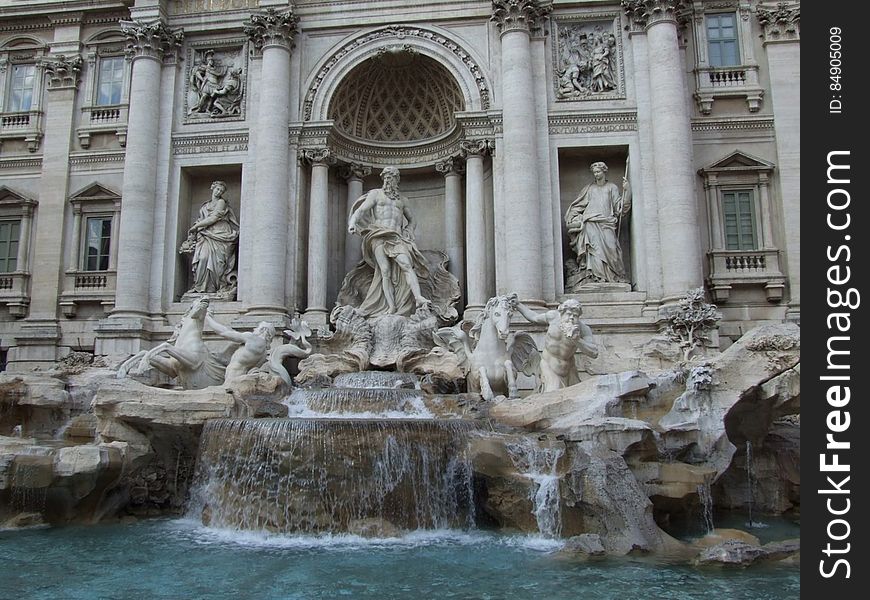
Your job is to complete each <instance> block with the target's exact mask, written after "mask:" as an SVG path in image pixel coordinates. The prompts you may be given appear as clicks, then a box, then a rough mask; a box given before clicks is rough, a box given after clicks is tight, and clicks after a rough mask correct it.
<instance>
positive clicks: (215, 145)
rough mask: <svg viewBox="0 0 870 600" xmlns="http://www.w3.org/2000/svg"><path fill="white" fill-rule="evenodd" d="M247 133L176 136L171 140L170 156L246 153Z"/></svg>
mask: <svg viewBox="0 0 870 600" xmlns="http://www.w3.org/2000/svg"><path fill="white" fill-rule="evenodd" d="M247 150H248V134H247V133H221V134H216V135H192V136H183V137H182V136H176V137H173V138H172V154H173V155H175V156H181V155H185V154H217V153H221V152H247Z"/></svg>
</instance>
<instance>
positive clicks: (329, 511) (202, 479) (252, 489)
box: [188, 418, 474, 533]
mask: <svg viewBox="0 0 870 600" xmlns="http://www.w3.org/2000/svg"><path fill="white" fill-rule="evenodd" d="M473 427H474V425H472V424H469V423H466V422H462V421H441V420H434V419H431V420H410V419H384V420H365V419H298V418H291V419H256V420H254V419H238V420H234V419H218V420H213V421H209V422H208V423H206V425H205V427H204V429H203V433H202V439H201V441H200V449H199V458H198V461H197V468H196V474H195V477H194V485H193V488H192V493H191V501H190V504H189V507H188V513H189V514H191V515H192V516H194V517H200V516H202V517H203V520H204V521H205V522H206V523H207V524H209V525H212V526H216V527H224V528H231V529H245V530H267V531H272V532H281V533H338V532H346V531H354V530H355V528H359V526H360V525H361V524H363V525H364V524H366V523H371V522H375V523H382V524H386V526H387V527H388V528H390V527H392V528H393V529H396V528H398V529H400V530H415V529H443V528H451V527H471V526H473V524H474V501H473V493H472V490H473V488H472V469H471V464H470V461H469V458H468V455H467V451H466V450H467V432H468V431H469V430H470V429H472V428H473Z"/></svg>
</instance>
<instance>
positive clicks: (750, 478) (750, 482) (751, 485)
mask: <svg viewBox="0 0 870 600" xmlns="http://www.w3.org/2000/svg"><path fill="white" fill-rule="evenodd" d="M746 488H747V494H748V503H749V522H748V523H747V524H746V526H747V527H750V528H752V527H763V526H764V524H763V523H760V522H757V521H753V520H752V507H753V505H754V504H755V459H754V458H753V456H752V442H750V441H749V440H746Z"/></svg>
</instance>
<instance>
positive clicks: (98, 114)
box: [76, 104, 129, 148]
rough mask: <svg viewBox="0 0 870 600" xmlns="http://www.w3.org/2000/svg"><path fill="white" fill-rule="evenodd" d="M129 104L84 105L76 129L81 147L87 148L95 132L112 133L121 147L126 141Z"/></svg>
mask: <svg viewBox="0 0 870 600" xmlns="http://www.w3.org/2000/svg"><path fill="white" fill-rule="evenodd" d="M128 113H129V105H127V104H113V105H111V106H85V107H83V108H82V120H81V125H80V127H79V128H78V130H77V131H76V133H77V135H78V138H79V143H80V144H81V146H82V148H89V147H90V145H91V136H92V135H94V134H95V133H114V134H116V135H117V136H118V142H119V143H120V144H121V146H122V147H123V146H124V145H125V144H126V142H127V115H128Z"/></svg>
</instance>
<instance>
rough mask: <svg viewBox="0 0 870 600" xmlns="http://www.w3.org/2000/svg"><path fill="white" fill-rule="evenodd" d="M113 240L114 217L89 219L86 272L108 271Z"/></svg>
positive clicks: (86, 242)
mask: <svg viewBox="0 0 870 600" xmlns="http://www.w3.org/2000/svg"><path fill="white" fill-rule="evenodd" d="M111 240H112V217H110V216H107V217H88V220H87V237H86V239H85V271H108V270H109V254H110V248H111Z"/></svg>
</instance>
